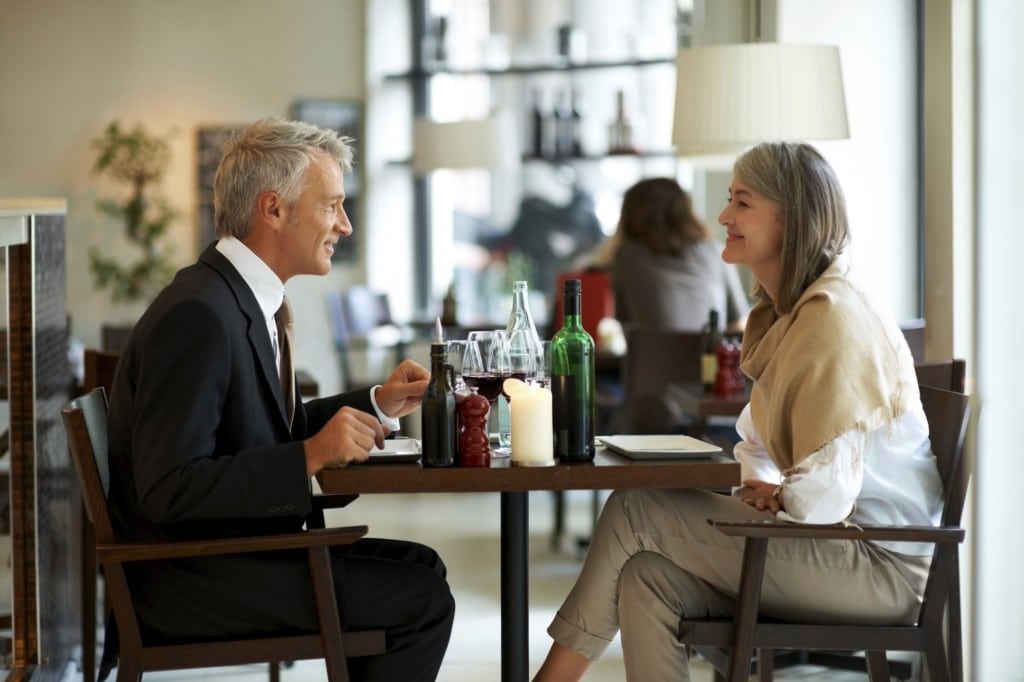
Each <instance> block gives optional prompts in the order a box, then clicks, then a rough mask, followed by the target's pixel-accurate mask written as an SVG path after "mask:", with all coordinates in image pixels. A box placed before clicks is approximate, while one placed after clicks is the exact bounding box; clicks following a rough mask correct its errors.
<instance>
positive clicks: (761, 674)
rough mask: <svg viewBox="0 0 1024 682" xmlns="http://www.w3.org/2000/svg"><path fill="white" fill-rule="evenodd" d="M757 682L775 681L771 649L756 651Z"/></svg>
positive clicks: (773, 653)
mask: <svg viewBox="0 0 1024 682" xmlns="http://www.w3.org/2000/svg"><path fill="white" fill-rule="evenodd" d="M757 679H758V682H772V680H774V679H775V652H774V651H772V650H771V649H758V650H757Z"/></svg>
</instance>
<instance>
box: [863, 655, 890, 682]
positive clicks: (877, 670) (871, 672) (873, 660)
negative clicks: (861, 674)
mask: <svg viewBox="0 0 1024 682" xmlns="http://www.w3.org/2000/svg"><path fill="white" fill-rule="evenodd" d="M864 654H865V658H866V659H867V668H868V679H869V680H871V682H889V680H890V679H892V678H891V676H890V673H889V661H888V659H886V657H885V652H884V651H865V652H864Z"/></svg>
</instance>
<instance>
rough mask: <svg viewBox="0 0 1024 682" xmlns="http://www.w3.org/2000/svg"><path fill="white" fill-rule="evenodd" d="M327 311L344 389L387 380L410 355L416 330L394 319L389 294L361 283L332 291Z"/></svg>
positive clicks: (328, 299) (329, 293)
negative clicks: (407, 351) (408, 347)
mask: <svg viewBox="0 0 1024 682" xmlns="http://www.w3.org/2000/svg"><path fill="white" fill-rule="evenodd" d="M327 313H328V316H329V319H330V323H331V331H332V333H333V335H334V347H335V350H336V351H337V353H338V366H339V369H340V372H341V383H342V387H343V389H344V390H352V389H356V388H363V387H366V386H373V385H375V384H381V383H384V380H385V379H387V377H388V375H390V374H391V371H392V370H393V369H394V368H395V365H397V364H398V363H400V362H401V361H402V360H404V359H405V358H406V346H407V344H408V343H409V342H410V341H411V340H412V338H413V333H412V330H411V329H410V328H409V327H407V326H404V325H399V324H397V323H396V322H395V320H394V319H393V318H392V316H391V305H390V303H389V302H388V295H387V294H386V293H382V292H376V291H373V290H371V289H370V288H369V287H366V286H361V285H360V286H352V287H348V288H347V289H346V290H345V291H344V292H334V291H330V292H328V293H327Z"/></svg>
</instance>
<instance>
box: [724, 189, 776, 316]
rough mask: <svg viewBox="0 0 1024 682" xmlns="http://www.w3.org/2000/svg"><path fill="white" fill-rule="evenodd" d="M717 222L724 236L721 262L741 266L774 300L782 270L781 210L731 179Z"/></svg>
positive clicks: (762, 196) (765, 198)
mask: <svg viewBox="0 0 1024 682" xmlns="http://www.w3.org/2000/svg"><path fill="white" fill-rule="evenodd" d="M718 222H719V223H721V224H722V225H724V226H725V228H726V233H727V235H728V236H727V238H726V240H725V250H724V251H722V260H724V261H725V262H726V263H736V264H737V265H743V266H745V267H746V268H747V269H749V270H750V272H751V273H752V274H753V275H754V277H756V278H757V281H758V282H760V283H761V286H763V287H764V288H765V289H766V290H767V291H768V293H769V294H770V295H772V296H773V297H774V295H775V292H776V285H777V283H778V281H779V276H780V273H781V269H782V233H783V230H784V229H785V222H784V221H783V216H782V206H780V205H779V204H778V203H776V202H775V201H772V200H771V199H768V198H767V197H765V196H764V195H763V194H760V193H758V192H756V191H755V190H753V189H752V188H750V187H749V186H747V185H745V184H743V183H742V182H740V181H739V180H737V179H736V178H735V177H734V178H733V180H732V184H730V185H729V203H728V204H726V206H725V208H724V209H723V210H722V213H721V214H720V215H719V216H718Z"/></svg>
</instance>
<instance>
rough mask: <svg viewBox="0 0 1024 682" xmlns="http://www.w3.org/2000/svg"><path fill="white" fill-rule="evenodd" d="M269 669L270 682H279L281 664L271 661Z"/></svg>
mask: <svg viewBox="0 0 1024 682" xmlns="http://www.w3.org/2000/svg"><path fill="white" fill-rule="evenodd" d="M268 667H269V668H270V671H269V672H270V682H281V664H280V663H278V662H277V661H271V662H270V664H269V666H268Z"/></svg>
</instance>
